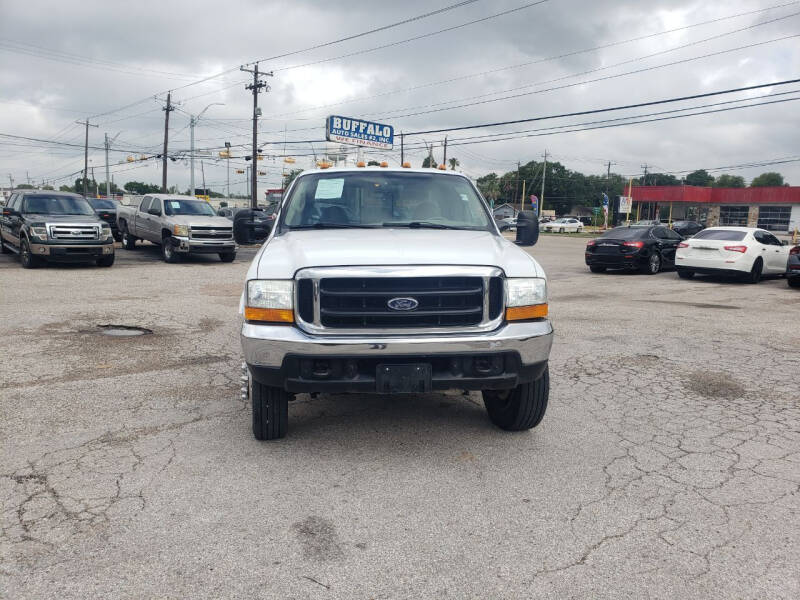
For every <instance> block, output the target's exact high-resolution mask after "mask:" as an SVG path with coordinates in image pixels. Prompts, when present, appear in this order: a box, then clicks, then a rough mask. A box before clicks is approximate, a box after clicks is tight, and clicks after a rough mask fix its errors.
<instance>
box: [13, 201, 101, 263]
mask: <svg viewBox="0 0 800 600" xmlns="http://www.w3.org/2000/svg"><path fill="white" fill-rule="evenodd" d="M2 215H3V216H2V219H0V249H2V252H3V254H10V253H15V254H19V256H20V263H21V264H22V266H23V267H24V268H26V269H32V268H34V267H38V266H39V265H41V264H42V263H43V262H51V261H52V262H87V261H93V262H95V263H97V265H98V266H101V267H110V266H111V265H113V264H114V238H113V237H112V235H111V227H110V226H109V224H108V223H106V222H105V221H101V220H100V219H99V218H98V217H97V214H96V213H95V211H94V209H93V208H92V207H91V205H90V204H89V203H88V202H87V201H86V199H85V198H84V197H83V196H79V195H78V194H72V193H69V192H54V191H38V190H26V191H22V192H15V193H13V194H12V195H11V197H10V199H9V202H8V205H7V206H5V207H3V212H2Z"/></svg>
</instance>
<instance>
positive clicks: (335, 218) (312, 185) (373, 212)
mask: <svg viewBox="0 0 800 600" xmlns="http://www.w3.org/2000/svg"><path fill="white" fill-rule="evenodd" d="M283 214H284V215H285V216H284V217H283V219H282V227H285V228H287V229H311V228H324V227H332V228H347V227H369V228H374V227H387V228H389V227H409V228H428V227H429V228H433V229H480V230H487V231H491V230H492V229H491V228H490V226H489V223H490V221H489V217H488V214H487V211H486V208H485V206H484V204H483V201H482V200H481V198H480V196H479V195H478V194H477V192H475V189H474V188H473V187H472V185H471V184H470V183H469V181H468V180H467V179H465V178H464V177H460V176H455V175H444V174H438V173H436V174H433V173H432V174H428V173H402V172H401V173H397V172H391V171H389V172H379V171H378V172H376V171H366V170H365V171H363V172H338V173H337V172H331V173H319V174H313V175H305V176H301V177H300V178H299V179H298V180H297V182H296V184H295V186H294V188H293V189H292V193H291V196H290V197H289V198H287V200H286V209H285V211H284V212H283Z"/></svg>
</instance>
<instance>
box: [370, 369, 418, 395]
mask: <svg viewBox="0 0 800 600" xmlns="http://www.w3.org/2000/svg"><path fill="white" fill-rule="evenodd" d="M431 379H432V375H431V365H430V363H410V364H403V365H387V364H381V365H378V367H377V369H376V373H375V383H376V391H377V392H378V393H379V394H424V393H425V392H430V391H431Z"/></svg>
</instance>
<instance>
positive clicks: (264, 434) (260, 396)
mask: <svg viewBox="0 0 800 600" xmlns="http://www.w3.org/2000/svg"><path fill="white" fill-rule="evenodd" d="M248 380H249V387H250V398H251V400H252V401H253V436H255V438H256V439H257V440H277V439H280V438H282V437H286V430H287V429H288V423H289V393H288V392H287V391H285V390H282V389H281V388H276V387H268V386H266V385H261V384H260V383H258V382H257V381H256V380H254V379H253V376H252V375H250V376H249V377H248Z"/></svg>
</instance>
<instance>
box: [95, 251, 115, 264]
mask: <svg viewBox="0 0 800 600" xmlns="http://www.w3.org/2000/svg"><path fill="white" fill-rule="evenodd" d="M113 264H114V255H113V254H109V255H108V256H103V257H102V258H98V259H97V266H98V267H110V266H111V265H113Z"/></svg>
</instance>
